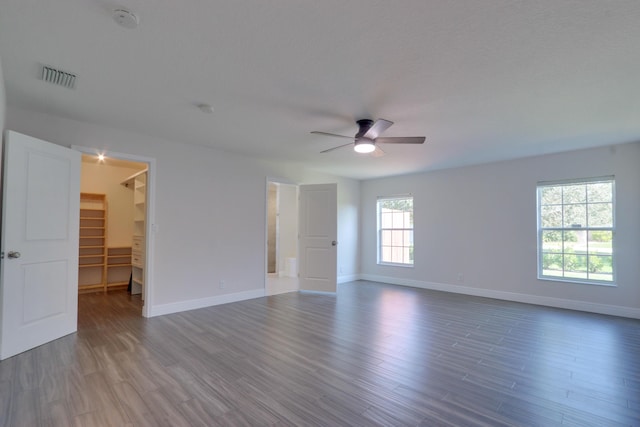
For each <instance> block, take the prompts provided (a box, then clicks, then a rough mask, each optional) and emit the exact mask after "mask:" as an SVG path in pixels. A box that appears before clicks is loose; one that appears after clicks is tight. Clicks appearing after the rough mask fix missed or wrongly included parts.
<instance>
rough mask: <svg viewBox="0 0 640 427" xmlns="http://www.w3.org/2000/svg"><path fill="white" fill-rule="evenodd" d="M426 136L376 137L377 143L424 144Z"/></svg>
mask: <svg viewBox="0 0 640 427" xmlns="http://www.w3.org/2000/svg"><path fill="white" fill-rule="evenodd" d="M425 139H426V138H425V137H424V136H397V137H388V138H378V139H376V144H378V143H380V144H423V143H424V141H425Z"/></svg>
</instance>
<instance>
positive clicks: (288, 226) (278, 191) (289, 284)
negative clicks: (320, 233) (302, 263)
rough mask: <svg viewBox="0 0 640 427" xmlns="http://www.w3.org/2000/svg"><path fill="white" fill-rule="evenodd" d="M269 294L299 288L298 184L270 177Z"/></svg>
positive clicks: (267, 248)
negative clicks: (278, 180)
mask: <svg viewBox="0 0 640 427" xmlns="http://www.w3.org/2000/svg"><path fill="white" fill-rule="evenodd" d="M266 212H267V218H266V222H267V227H266V228H267V236H266V242H267V243H266V276H265V295H267V296H268V295H277V294H282V293H286V292H295V291H298V290H299V288H300V287H299V281H298V186H297V185H293V184H288V183H283V182H277V181H274V180H267V209H266Z"/></svg>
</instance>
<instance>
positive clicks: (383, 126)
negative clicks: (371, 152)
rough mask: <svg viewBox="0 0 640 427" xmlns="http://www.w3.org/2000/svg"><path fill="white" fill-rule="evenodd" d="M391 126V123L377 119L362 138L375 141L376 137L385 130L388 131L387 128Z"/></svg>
mask: <svg viewBox="0 0 640 427" xmlns="http://www.w3.org/2000/svg"><path fill="white" fill-rule="evenodd" d="M392 124H393V122H392V121H389V120H385V119H378V120H376V122H375V123H374V124H373V125H371V127H370V128H369V130H368V131H367V132H366V133H365V134H364V135H362V136H363V137H365V138H369V139H376V138H377V137H378V135H380V134H381V133H382V132H384V131H385V130H387V129H389V127H390V126H391V125H392Z"/></svg>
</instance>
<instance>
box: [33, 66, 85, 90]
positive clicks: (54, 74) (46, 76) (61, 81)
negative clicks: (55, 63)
mask: <svg viewBox="0 0 640 427" xmlns="http://www.w3.org/2000/svg"><path fill="white" fill-rule="evenodd" d="M76 77H77V76H76V75H75V74H72V73H67V72H66V71H61V70H56V69H55V68H53V67H49V66H48V65H43V66H42V75H41V78H42V80H44V81H45V82H49V83H52V84H54V85H58V86H62V87H66V88H67V89H75V88H76Z"/></svg>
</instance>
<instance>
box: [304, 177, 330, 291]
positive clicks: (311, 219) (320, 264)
mask: <svg viewBox="0 0 640 427" xmlns="http://www.w3.org/2000/svg"><path fill="white" fill-rule="evenodd" d="M299 212H300V219H299V230H300V246H299V255H300V266H299V271H300V290H301V291H318V292H335V291H336V282H337V276H338V272H337V265H338V264H337V244H338V242H337V241H336V239H337V235H338V196H337V185H336V184H317V185H301V186H300V206H299Z"/></svg>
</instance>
